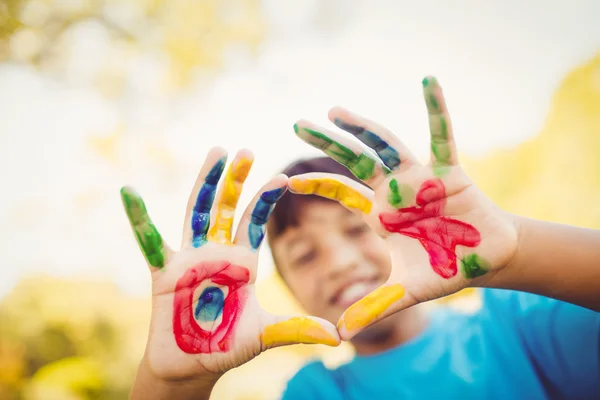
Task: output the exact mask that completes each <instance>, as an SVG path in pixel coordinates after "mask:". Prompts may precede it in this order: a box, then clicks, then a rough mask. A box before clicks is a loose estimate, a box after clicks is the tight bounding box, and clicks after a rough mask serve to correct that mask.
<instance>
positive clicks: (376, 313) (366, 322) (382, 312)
mask: <svg viewBox="0 0 600 400" xmlns="http://www.w3.org/2000/svg"><path fill="white" fill-rule="evenodd" d="M414 304H415V302H414V300H412V297H410V296H406V295H405V290H404V287H403V286H402V285H400V284H399V283H394V284H385V285H383V286H381V287H379V288H377V289H375V290H374V291H373V292H371V293H369V294H368V295H366V296H365V297H363V298H362V299H361V300H359V301H357V302H356V303H354V304H352V305H351V306H350V307H348V309H347V310H346V311H344V314H342V316H341V317H340V319H339V321H338V323H337V328H338V332H339V333H340V337H341V338H342V339H344V340H349V339H351V338H352V337H353V336H354V335H356V334H357V333H359V332H360V331H362V330H363V329H365V328H366V327H368V326H371V325H373V324H374V323H376V322H377V321H380V320H382V319H383V318H385V317H387V316H388V315H391V314H393V313H396V312H398V311H400V310H403V309H405V308H407V307H410V306H412V305H414Z"/></svg>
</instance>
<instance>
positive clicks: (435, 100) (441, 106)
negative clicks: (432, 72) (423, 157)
mask: <svg viewBox="0 0 600 400" xmlns="http://www.w3.org/2000/svg"><path fill="white" fill-rule="evenodd" d="M423 95H424V96H425V103H426V104H427V114H428V115H429V131H430V133H431V163H432V165H433V167H434V172H435V173H436V175H437V176H441V175H443V174H444V173H445V172H446V170H447V169H448V167H449V166H452V165H458V153H457V151H456V144H455V142H454V135H453V134H452V124H451V122H450V115H449V114H448V108H447V107H446V100H445V99H444V94H443V93H442V88H441V87H440V85H439V83H438V81H437V79H436V78H435V77H433V76H428V77H426V78H425V79H423Z"/></svg>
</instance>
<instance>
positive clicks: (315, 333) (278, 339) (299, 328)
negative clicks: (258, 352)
mask: <svg viewBox="0 0 600 400" xmlns="http://www.w3.org/2000/svg"><path fill="white" fill-rule="evenodd" d="M259 338H260V340H261V341H262V343H263V345H264V346H265V347H267V348H270V347H275V346H280V345H284V344H293V343H305V344H325V345H327V346H337V345H338V344H339V343H340V341H339V340H338V339H336V338H334V337H333V336H332V335H331V333H329V332H327V330H325V329H324V328H323V327H322V326H321V325H320V324H319V323H318V322H316V321H314V320H312V319H310V318H307V317H294V318H290V319H288V320H287V321H282V322H277V323H275V324H271V325H267V326H266V327H265V329H264V330H263V333H262V334H261V335H260V336H259Z"/></svg>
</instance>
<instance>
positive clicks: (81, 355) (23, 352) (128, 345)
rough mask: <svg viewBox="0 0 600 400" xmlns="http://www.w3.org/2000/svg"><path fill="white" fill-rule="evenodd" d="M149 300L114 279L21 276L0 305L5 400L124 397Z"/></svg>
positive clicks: (0, 385)
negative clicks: (127, 293)
mask: <svg viewBox="0 0 600 400" xmlns="http://www.w3.org/2000/svg"><path fill="white" fill-rule="evenodd" d="M149 301H150V300H149V299H144V300H143V301H142V300H139V299H132V298H129V297H126V296H124V295H123V294H122V293H121V292H120V291H119V290H118V288H117V287H116V286H115V285H114V284H112V283H105V282H97V281H81V280H77V279H68V280H67V279H65V280H62V279H57V278H49V277H38V278H29V279H25V280H23V281H22V282H21V283H20V284H19V285H17V286H16V287H15V288H14V290H13V291H12V292H11V293H10V294H9V295H8V296H7V297H5V298H4V299H3V301H2V303H1V304H0V360H1V361H0V366H1V367H2V368H0V395H1V396H2V399H4V398H7V399H13V398H14V399H21V398H23V399H31V400H37V399H49V398H57V399H71V398H72V399H87V398H94V399H120V398H122V399H125V398H127V394H128V391H129V388H130V385H131V382H132V381H133V378H134V374H135V368H136V365H137V362H138V361H139V358H140V356H141V354H142V352H143V347H144V342H145V337H146V334H147V332H146V327H147V324H148V321H149V317H150V316H149V310H150V304H149Z"/></svg>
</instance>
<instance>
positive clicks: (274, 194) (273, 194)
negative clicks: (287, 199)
mask: <svg viewBox="0 0 600 400" xmlns="http://www.w3.org/2000/svg"><path fill="white" fill-rule="evenodd" d="M285 190H286V188H277V189H273V190H269V191H266V192H264V193H263V194H261V195H260V198H259V199H258V201H257V202H256V205H255V206H254V210H252V217H251V219H250V225H249V226H248V236H249V238H250V245H251V246H252V249H253V250H257V249H258V248H259V247H260V244H261V243H262V241H263V239H264V237H265V224H266V223H267V221H268V219H269V216H270V215H271V212H272V211H273V208H274V207H275V203H276V202H277V200H279V199H280V198H281V196H283V194H284V193H285Z"/></svg>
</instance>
